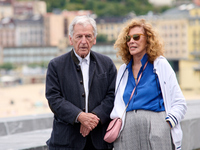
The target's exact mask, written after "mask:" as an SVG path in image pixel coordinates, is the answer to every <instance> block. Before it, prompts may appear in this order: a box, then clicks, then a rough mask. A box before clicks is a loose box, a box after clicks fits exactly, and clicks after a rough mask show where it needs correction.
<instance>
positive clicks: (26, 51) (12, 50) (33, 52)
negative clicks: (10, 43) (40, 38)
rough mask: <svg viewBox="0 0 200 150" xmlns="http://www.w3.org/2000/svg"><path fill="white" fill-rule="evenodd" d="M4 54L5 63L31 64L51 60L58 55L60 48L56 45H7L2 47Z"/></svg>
mask: <svg viewBox="0 0 200 150" xmlns="http://www.w3.org/2000/svg"><path fill="white" fill-rule="evenodd" d="M0 54H2V55H3V62H4V63H13V64H21V65H22V64H30V63H42V62H49V61H50V60H51V59H52V58H54V57H56V56H58V54H59V49H58V48H57V47H56V46H45V47H39V46H27V47H25V46H23V47H7V48H4V49H0Z"/></svg>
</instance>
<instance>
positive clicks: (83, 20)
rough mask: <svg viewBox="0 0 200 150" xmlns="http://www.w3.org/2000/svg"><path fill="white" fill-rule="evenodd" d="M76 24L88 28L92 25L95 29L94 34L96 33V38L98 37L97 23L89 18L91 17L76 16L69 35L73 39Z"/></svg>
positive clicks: (70, 26)
mask: <svg viewBox="0 0 200 150" xmlns="http://www.w3.org/2000/svg"><path fill="white" fill-rule="evenodd" d="M76 24H81V25H83V26H84V27H85V26H87V25H92V27H93V33H94V36H95V37H96V36H97V26H96V21H95V20H94V19H93V18H91V17H89V16H76V17H75V18H74V20H73V21H72V22H71V24H70V25H69V35H70V36H71V37H73V33H74V26H75V25H76Z"/></svg>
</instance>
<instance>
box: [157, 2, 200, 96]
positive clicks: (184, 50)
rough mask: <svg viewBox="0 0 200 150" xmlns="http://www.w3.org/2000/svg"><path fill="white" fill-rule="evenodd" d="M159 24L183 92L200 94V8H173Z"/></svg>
mask: <svg viewBox="0 0 200 150" xmlns="http://www.w3.org/2000/svg"><path fill="white" fill-rule="evenodd" d="M154 21H155V20H154ZM155 24H156V25H157V28H158V30H159V33H160V35H161V37H162V39H163V41H164V43H165V56H166V58H167V59H168V60H169V61H170V63H171V64H172V67H174V69H175V71H176V73H177V77H178V80H179V84H180V86H181V88H182V90H186V91H195V92H197V93H200V78H199V76H200V59H199V57H200V27H199V26H200V7H199V6H197V5H194V4H188V5H181V6H179V7H176V8H173V9H170V10H168V11H166V12H165V13H163V14H162V15H161V16H160V17H159V18H158V19H157V20H156V23H155Z"/></svg>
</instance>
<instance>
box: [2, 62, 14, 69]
mask: <svg viewBox="0 0 200 150" xmlns="http://www.w3.org/2000/svg"><path fill="white" fill-rule="evenodd" d="M15 68H16V67H15V66H14V65H13V64H12V63H4V64H2V65H0V69H5V70H12V69H15Z"/></svg>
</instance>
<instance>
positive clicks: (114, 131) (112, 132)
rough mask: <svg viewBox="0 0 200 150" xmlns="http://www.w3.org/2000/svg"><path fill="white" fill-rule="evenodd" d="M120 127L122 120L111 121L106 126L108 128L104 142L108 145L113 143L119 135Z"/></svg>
mask: <svg viewBox="0 0 200 150" xmlns="http://www.w3.org/2000/svg"><path fill="white" fill-rule="evenodd" d="M121 126H122V119H121V118H115V119H113V120H112V121H111V122H110V123H109V125H108V128H107V130H106V134H105V136H104V141H106V142H108V143H112V142H114V141H115V140H116V139H117V137H118V135H119V131H120V129H121Z"/></svg>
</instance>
